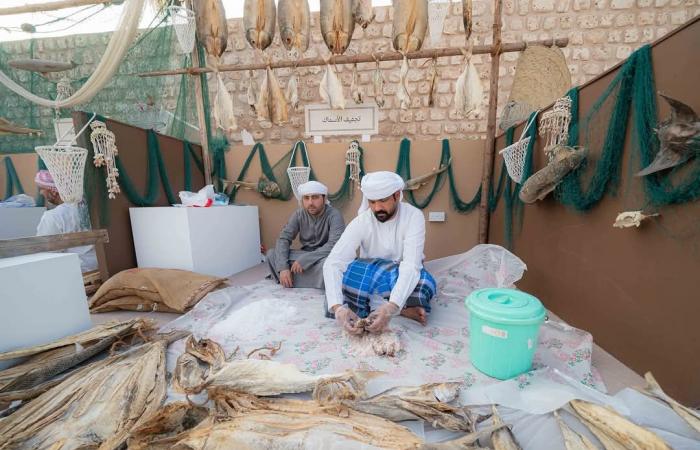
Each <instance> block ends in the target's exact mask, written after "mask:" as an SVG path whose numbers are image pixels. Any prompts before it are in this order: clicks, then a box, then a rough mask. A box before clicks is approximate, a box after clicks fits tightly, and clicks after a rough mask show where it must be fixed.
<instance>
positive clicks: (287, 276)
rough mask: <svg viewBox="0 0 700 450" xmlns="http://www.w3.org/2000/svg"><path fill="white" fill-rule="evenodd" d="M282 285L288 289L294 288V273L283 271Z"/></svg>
mask: <svg viewBox="0 0 700 450" xmlns="http://www.w3.org/2000/svg"><path fill="white" fill-rule="evenodd" d="M280 284H281V285H282V286H284V287H286V288H291V287H294V281H292V272H290V271H289V270H283V271H282V272H280Z"/></svg>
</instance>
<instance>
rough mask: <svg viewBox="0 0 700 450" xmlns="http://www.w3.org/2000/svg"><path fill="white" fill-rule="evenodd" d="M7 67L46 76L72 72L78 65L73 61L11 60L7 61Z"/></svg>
mask: <svg viewBox="0 0 700 450" xmlns="http://www.w3.org/2000/svg"><path fill="white" fill-rule="evenodd" d="M7 65H8V66H10V67H12V68H13V69H19V70H27V71H29V72H37V73H40V74H42V75H44V76H46V75H47V74H48V73H52V72H63V71H66V70H71V69H73V68H75V67H77V66H78V65H77V64H76V63H74V62H73V61H70V62H62V61H53V60H50V59H38V58H33V59H11V60H9V61H7Z"/></svg>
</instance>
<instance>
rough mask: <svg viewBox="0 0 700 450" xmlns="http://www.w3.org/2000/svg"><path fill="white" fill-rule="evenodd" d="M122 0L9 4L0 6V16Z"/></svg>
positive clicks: (116, 2) (105, 3) (62, 0)
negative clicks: (3, 6) (5, 6)
mask: <svg viewBox="0 0 700 450" xmlns="http://www.w3.org/2000/svg"><path fill="white" fill-rule="evenodd" d="M122 1H123V0H122ZM122 1H112V0H61V1H56V2H46V3H34V4H32V5H22V6H10V7H8V8H0V16H9V15H11V14H25V13H36V12H43V11H57V10H59V9H66V8H75V7H77V6H86V5H108V4H111V3H114V4H120V3H122Z"/></svg>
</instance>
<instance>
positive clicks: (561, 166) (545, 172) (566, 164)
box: [518, 146, 586, 203]
mask: <svg viewBox="0 0 700 450" xmlns="http://www.w3.org/2000/svg"><path fill="white" fill-rule="evenodd" d="M585 158H586V155H585V152H584V151H583V150H575V149H573V148H571V147H565V146H560V147H559V148H558V150H557V151H556V153H555V156H554V159H553V160H552V162H550V163H549V164H547V165H546V166H545V167H544V168H542V169H540V170H538V171H537V172H536V173H535V174H533V175H532V176H530V178H528V179H527V180H526V181H525V183H523V187H522V188H521V189H520V194H518V196H519V197H520V200H522V201H523V202H525V203H535V202H536V201H537V200H542V199H544V198H545V197H546V196H547V195H548V194H549V193H550V192H552V191H553V190H554V189H556V187H557V186H558V185H559V183H561V180H563V179H564V177H565V176H566V175H568V174H569V172H571V171H572V170H575V169H576V168H577V167H578V166H580V165H581V163H582V162H583V160H584V159H585Z"/></svg>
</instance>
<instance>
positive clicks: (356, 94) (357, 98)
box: [350, 64, 364, 105]
mask: <svg viewBox="0 0 700 450" xmlns="http://www.w3.org/2000/svg"><path fill="white" fill-rule="evenodd" d="M358 78H359V75H358V74H357V64H355V65H354V66H353V68H352V83H351V84H350V93H351V94H352V99H353V101H354V102H355V103H357V104H358V105H359V104H360V103H362V102H363V101H364V100H363V97H364V93H363V92H362V88H361V87H360V80H358Z"/></svg>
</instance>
